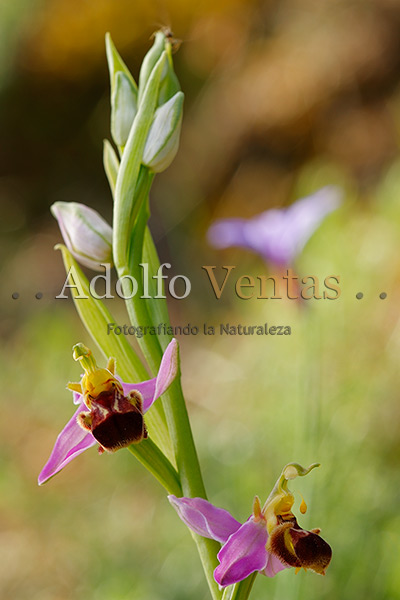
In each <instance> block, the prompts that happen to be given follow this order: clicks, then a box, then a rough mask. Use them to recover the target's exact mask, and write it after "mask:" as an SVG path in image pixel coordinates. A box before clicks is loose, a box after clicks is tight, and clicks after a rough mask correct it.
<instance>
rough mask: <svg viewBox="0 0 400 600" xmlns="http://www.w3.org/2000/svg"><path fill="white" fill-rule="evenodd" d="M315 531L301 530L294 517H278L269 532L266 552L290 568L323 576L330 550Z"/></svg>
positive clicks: (328, 560) (329, 557) (330, 556)
mask: <svg viewBox="0 0 400 600" xmlns="http://www.w3.org/2000/svg"><path fill="white" fill-rule="evenodd" d="M316 531H319V530H314V531H307V530H305V529H302V527H300V526H299V525H298V523H297V519H296V517H294V516H293V515H292V517H291V518H288V519H284V518H283V517H281V516H278V525H277V526H276V527H275V528H274V529H273V530H272V532H270V537H269V539H268V543H267V550H269V551H270V552H271V553H273V554H274V555H275V556H277V557H278V558H279V559H280V560H281V561H282V562H284V563H286V564H287V565H289V566H291V567H297V568H300V567H303V568H304V569H311V570H312V571H315V572H316V573H320V574H321V575H325V572H326V569H327V568H328V566H329V563H330V561H331V558H332V549H331V547H330V546H329V544H328V543H327V542H325V540H324V539H322V538H321V537H320V536H319V534H318V533H316Z"/></svg>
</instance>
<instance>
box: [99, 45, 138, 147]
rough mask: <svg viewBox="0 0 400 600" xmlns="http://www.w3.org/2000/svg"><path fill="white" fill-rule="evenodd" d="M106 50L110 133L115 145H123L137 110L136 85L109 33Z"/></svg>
mask: <svg viewBox="0 0 400 600" xmlns="http://www.w3.org/2000/svg"><path fill="white" fill-rule="evenodd" d="M106 52H107V61H108V68H109V71H110V85H111V134H112V136H113V139H114V142H115V143H116V144H117V146H125V144H126V140H127V139H128V135H129V131H130V129H131V126H132V123H133V119H134V118H135V115H136V112H137V85H136V82H135V80H134V78H133V77H132V75H131V73H130V71H129V69H128V67H127V66H126V65H125V63H124V61H123V60H122V58H121V57H120V55H119V53H118V51H117V49H116V48H115V46H114V43H113V41H112V39H111V36H110V34H107V35H106Z"/></svg>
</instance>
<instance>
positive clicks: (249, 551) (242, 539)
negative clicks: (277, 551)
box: [214, 518, 269, 587]
mask: <svg viewBox="0 0 400 600" xmlns="http://www.w3.org/2000/svg"><path fill="white" fill-rule="evenodd" d="M267 540H268V533H267V530H266V528H265V524H263V523H262V522H258V523H256V522H255V521H254V520H253V519H252V518H250V519H249V520H248V521H246V523H244V525H242V526H241V527H240V529H238V530H237V531H236V533H234V534H233V535H231V536H230V538H229V539H228V541H227V542H226V544H224V546H223V547H222V548H221V550H220V551H219V553H218V560H219V561H220V564H219V565H218V567H217V568H216V569H215V571H214V579H215V581H216V582H217V583H218V584H219V585H221V586H222V587H225V586H227V585H232V584H233V583H237V582H238V581H242V579H245V578H246V577H247V576H248V575H250V573H254V571H262V570H263V569H265V567H266V565H267V562H268V556H269V553H268V552H267V551H266V549H265V545H266V543H267Z"/></svg>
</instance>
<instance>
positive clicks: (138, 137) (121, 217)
mask: <svg viewBox="0 0 400 600" xmlns="http://www.w3.org/2000/svg"><path fill="white" fill-rule="evenodd" d="M165 61H166V53H165V52H163V54H162V55H161V57H160V58H159V60H158V61H157V63H156V65H155V67H154V69H153V70H152V72H151V75H150V78H149V80H148V82H147V85H146V88H145V91H144V94H143V99H142V102H141V103H140V106H139V109H138V112H137V114H136V117H135V119H134V122H133V125H132V128H131V131H130V133H129V137H128V141H127V142H126V146H125V149H124V153H123V156H122V160H121V164H120V167H119V170H118V176H117V181H116V187H115V203H114V217H113V257H114V264H115V266H116V268H117V271H118V275H119V277H122V276H124V275H128V273H127V272H126V268H127V264H128V257H127V252H128V249H129V242H130V236H131V224H132V212H133V210H134V208H135V207H134V199H135V190H136V187H137V182H138V176H139V171H140V166H141V162H142V157H143V152H144V148H145V144H146V139H147V134H148V132H149V129H150V126H151V124H152V121H153V116H154V111H155V109H156V103H157V98H158V89H159V85H160V79H161V74H162V71H163V68H164V64H165Z"/></svg>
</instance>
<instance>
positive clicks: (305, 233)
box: [208, 186, 341, 266]
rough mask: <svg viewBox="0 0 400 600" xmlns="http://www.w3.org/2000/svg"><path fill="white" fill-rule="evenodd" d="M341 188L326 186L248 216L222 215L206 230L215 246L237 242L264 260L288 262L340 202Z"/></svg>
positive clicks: (236, 244)
mask: <svg viewBox="0 0 400 600" xmlns="http://www.w3.org/2000/svg"><path fill="white" fill-rule="evenodd" d="M340 196H341V194H340V190H339V189H338V188H335V187H334V186H327V187H325V188H322V189H321V190H319V191H317V192H315V193H314V194H312V195H311V196H307V197H306V198H302V199H300V200H298V201H297V202H295V203H294V204H292V206H290V207H288V208H283V209H271V210H267V211H265V212H263V213H261V214H260V215H257V216H255V217H253V218H252V219H249V220H244V219H221V220H219V221H216V222H215V223H213V224H212V225H211V227H210V229H209V230H208V239H209V241H210V243H211V244H212V245H213V246H215V247H216V248H227V247H229V246H239V247H242V248H247V249H249V250H253V251H254V252H257V253H258V254H260V255H261V256H262V257H263V258H264V260H266V261H267V262H272V263H274V264H276V265H278V266H285V265H289V264H291V263H292V262H293V260H294V259H295V258H296V256H297V255H298V254H299V253H300V252H301V250H302V249H303V248H304V246H305V244H306V243H307V241H308V240H309V238H310V237H311V235H312V234H313V233H314V231H315V230H316V229H317V227H318V225H319V224H320V223H321V222H322V221H323V219H324V218H325V217H326V216H327V215H328V214H329V213H331V212H332V211H333V210H335V209H336V208H338V206H339V205H340Z"/></svg>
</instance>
